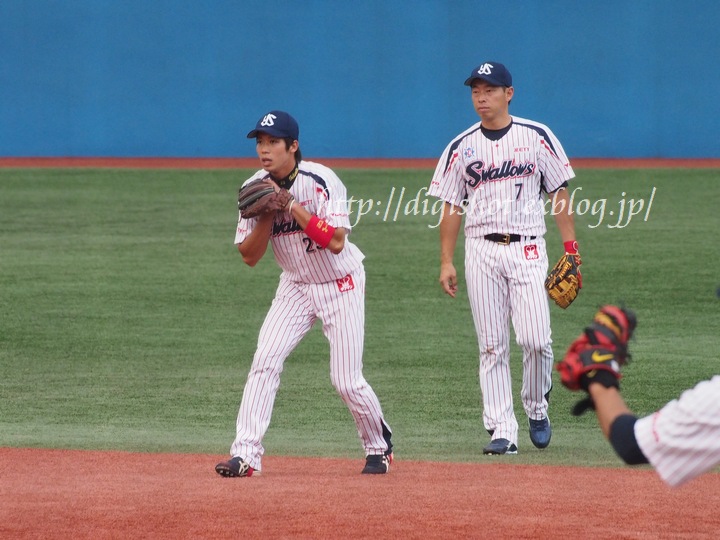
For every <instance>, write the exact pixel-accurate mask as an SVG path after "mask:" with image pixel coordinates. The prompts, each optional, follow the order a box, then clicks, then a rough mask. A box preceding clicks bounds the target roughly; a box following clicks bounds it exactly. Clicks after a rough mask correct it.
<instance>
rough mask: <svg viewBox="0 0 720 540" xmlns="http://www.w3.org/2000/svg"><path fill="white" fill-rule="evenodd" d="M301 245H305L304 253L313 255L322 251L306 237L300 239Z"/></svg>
mask: <svg viewBox="0 0 720 540" xmlns="http://www.w3.org/2000/svg"><path fill="white" fill-rule="evenodd" d="M302 241H303V244H305V253H314V252H316V251H317V250H319V249H322V248H321V247H320V246H319V245H317V244H316V243H315V242H313V241H312V240H310V238H308V237H307V236H306V237H305V238H303V239H302Z"/></svg>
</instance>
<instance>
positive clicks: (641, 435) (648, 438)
mask: <svg viewBox="0 0 720 540" xmlns="http://www.w3.org/2000/svg"><path fill="white" fill-rule="evenodd" d="M635 438H636V439H637V442H638V445H639V446H640V449H641V450H642V451H643V454H645V457H647V458H648V461H650V463H651V464H652V466H653V467H655V470H656V471H657V472H658V474H659V475H660V477H661V478H662V479H663V480H665V482H667V483H668V484H670V485H671V486H679V485H680V484H683V483H684V482H687V481H688V480H691V479H693V478H695V477H696V476H699V475H700V474H702V473H704V472H707V471H709V470H710V469H712V468H713V467H715V466H716V465H720V375H715V376H714V377H713V378H712V379H710V380H709V381H703V382H701V383H699V384H698V385H697V386H695V388H692V389H690V390H686V391H685V392H683V393H682V395H681V396H680V397H679V398H678V399H675V400H673V401H671V402H670V403H668V404H667V405H665V406H664V407H663V408H662V409H660V410H659V411H657V412H655V413H653V414H651V415H650V416H646V417H644V418H640V419H639V420H638V421H637V422H636V423H635Z"/></svg>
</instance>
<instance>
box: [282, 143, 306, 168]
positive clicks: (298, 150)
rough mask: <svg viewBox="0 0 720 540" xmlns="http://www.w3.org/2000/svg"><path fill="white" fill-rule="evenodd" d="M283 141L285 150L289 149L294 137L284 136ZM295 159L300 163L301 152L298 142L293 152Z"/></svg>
mask: <svg viewBox="0 0 720 540" xmlns="http://www.w3.org/2000/svg"><path fill="white" fill-rule="evenodd" d="M283 140H284V141H285V150H289V149H290V147H291V146H292V143H293V142H295V139H293V138H292V137H285V138H284V139H283ZM295 161H296V162H297V163H300V162H301V161H302V152H301V151H300V143H298V149H297V151H296V152H295Z"/></svg>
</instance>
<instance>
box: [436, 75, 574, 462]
mask: <svg viewBox="0 0 720 540" xmlns="http://www.w3.org/2000/svg"><path fill="white" fill-rule="evenodd" d="M465 85H467V86H470V87H471V98H472V103H473V106H474V108H475V111H476V112H477V114H478V115H479V116H480V118H481V121H480V122H478V123H476V124H475V125H473V126H471V127H470V128H468V129H467V130H465V131H464V132H462V133H461V134H460V135H458V136H457V137H456V138H455V139H453V141H452V142H451V143H450V144H449V145H448V146H447V148H446V149H445V151H444V152H443V154H442V156H441V158H440V160H439V162H438V165H437V168H436V170H435V174H434V176H433V178H432V183H431V185H430V189H429V191H428V193H429V194H430V195H433V196H435V197H438V198H439V199H441V200H443V201H445V204H444V215H443V218H442V221H441V223H440V227H439V229H440V285H441V286H442V288H443V290H444V291H445V292H446V293H447V294H448V295H450V296H451V297H453V298H454V297H455V295H456V293H457V288H458V283H457V273H456V270H455V266H454V264H453V258H454V253H455V246H456V244H457V239H458V236H459V232H460V228H461V225H462V220H463V215H465V274H466V280H467V284H468V296H469V299H470V304H471V309H472V315H473V319H474V322H475V329H476V332H477V336H478V344H479V347H480V389H481V392H482V397H483V423H484V425H485V428H486V429H487V431H488V433H490V435H491V438H492V439H491V441H490V443H489V444H488V445H487V446H486V447H485V448H484V449H483V453H484V454H489V455H498V454H516V453H517V451H518V422H517V420H516V418H515V413H514V410H513V396H512V385H511V381H510V351H509V347H510V331H509V323H510V321H512V325H513V328H514V330H515V334H516V338H517V343H518V345H519V346H520V347H521V348H522V354H523V380H522V392H521V397H522V403H523V406H524V409H525V413H526V414H527V416H528V418H529V430H530V440H531V441H532V443H533V444H534V445H535V446H536V447H537V448H545V447H547V446H548V444H550V438H551V435H552V428H551V426H550V421H549V419H548V397H549V393H550V389H551V387H552V368H553V351H552V347H551V344H552V340H551V338H550V310H549V307H548V292H547V291H546V289H545V279H546V276H547V271H548V258H547V252H546V248H545V240H544V237H543V236H544V234H545V231H546V228H545V215H544V210H545V205H544V201H543V193H547V194H549V197H550V201H549V202H552V207H551V208H552V209H553V212H552V213H553V215H554V217H555V221H556V223H557V226H558V229H559V231H560V235H561V237H562V241H563V243H564V244H565V251H566V252H567V253H569V254H571V255H574V256H576V257H577V259H576V261H577V263H578V266H579V262H580V260H579V255H578V252H577V249H578V246H577V242H576V241H575V225H574V221H573V216H572V213H571V212H570V204H569V197H568V194H567V189H566V188H567V186H568V180H570V179H571V178H573V177H574V176H575V174H574V173H573V170H572V167H571V166H570V164H569V163H568V159H567V157H566V156H565V152H564V150H563V148H562V146H561V145H560V142H559V141H558V140H557V138H556V137H555V135H554V134H553V133H552V132H551V131H550V129H549V128H548V127H547V126H544V125H543V124H539V123H537V122H533V121H531V120H525V119H522V118H517V117H514V116H511V115H510V114H509V112H508V109H509V104H510V101H511V100H512V98H513V93H514V89H513V85H512V77H511V75H510V72H509V71H508V70H507V69H506V68H505V66H504V65H502V64H500V63H499V62H485V63H483V64H481V65H480V66H478V67H477V68H475V69H474V70H473V71H472V72H471V73H470V77H468V79H467V80H466V81H465ZM577 278H578V281H579V280H580V279H581V278H580V276H579V272H578V273H577ZM578 286H581V285H580V284H579V283H578Z"/></svg>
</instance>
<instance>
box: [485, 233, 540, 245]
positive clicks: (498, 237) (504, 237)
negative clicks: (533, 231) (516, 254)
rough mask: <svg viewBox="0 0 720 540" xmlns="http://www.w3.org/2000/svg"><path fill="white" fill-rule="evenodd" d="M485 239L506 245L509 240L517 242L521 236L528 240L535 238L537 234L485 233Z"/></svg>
mask: <svg viewBox="0 0 720 540" xmlns="http://www.w3.org/2000/svg"><path fill="white" fill-rule="evenodd" d="M484 238H485V240H490V241H491V242H497V243H498V244H503V245H508V244H509V243H510V242H519V241H520V240H522V239H523V238H527V239H528V240H535V239H536V238H537V236H520V235H519V234H498V233H493V234H486V235H485V237H484Z"/></svg>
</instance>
